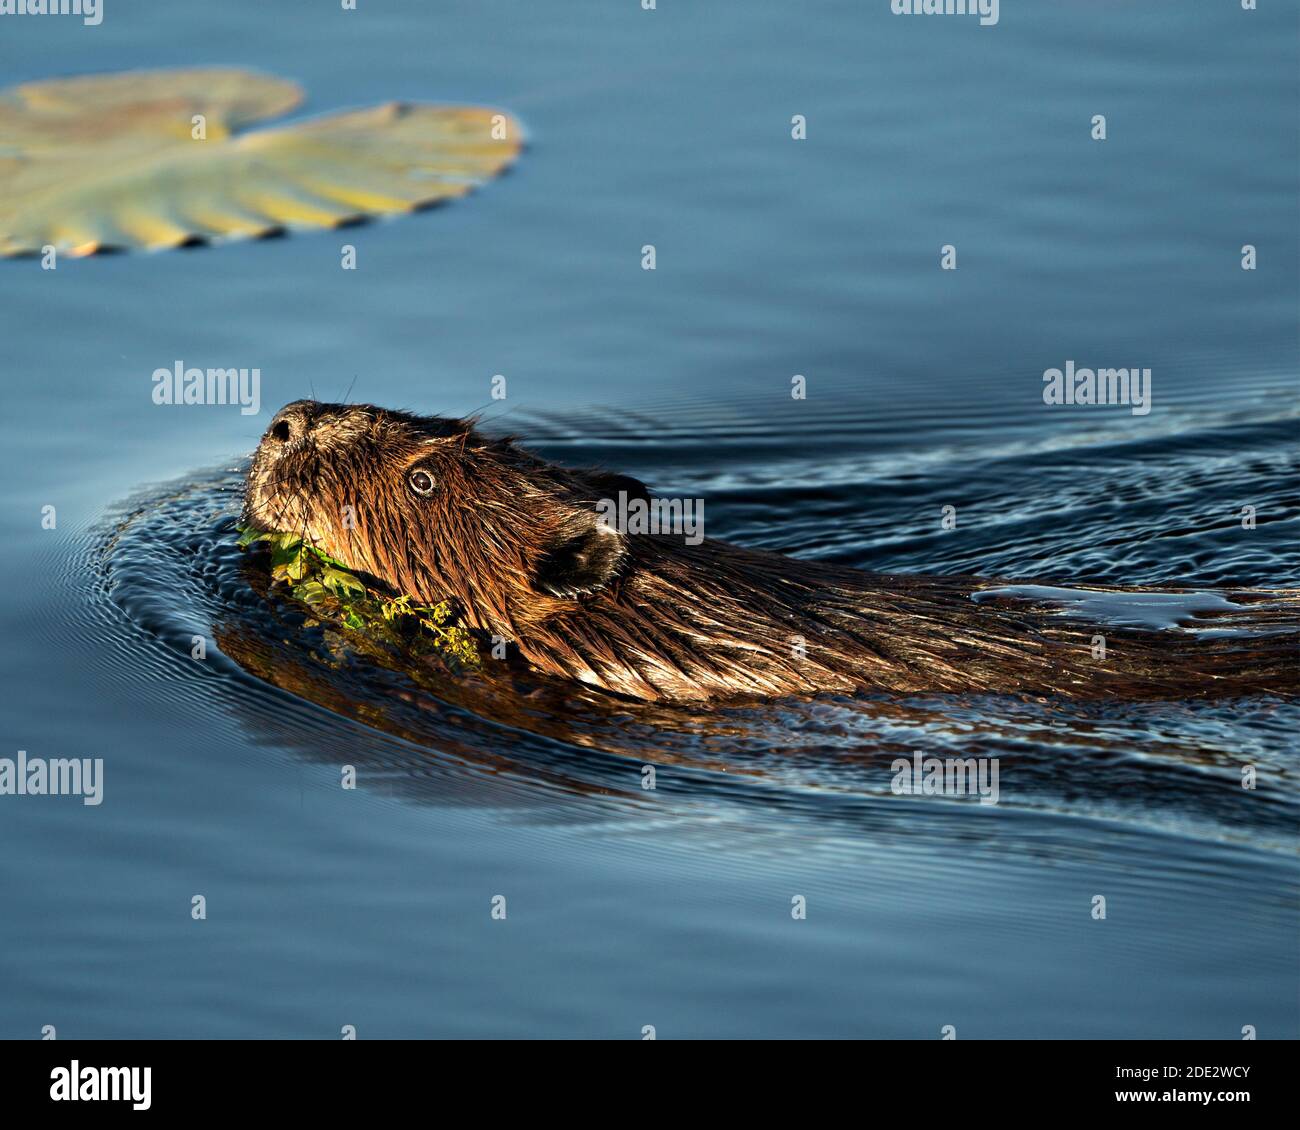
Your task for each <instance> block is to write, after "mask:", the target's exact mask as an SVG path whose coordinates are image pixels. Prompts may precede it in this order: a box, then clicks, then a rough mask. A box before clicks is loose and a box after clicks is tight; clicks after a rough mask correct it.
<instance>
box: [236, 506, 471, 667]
mask: <svg viewBox="0 0 1300 1130" xmlns="http://www.w3.org/2000/svg"><path fill="white" fill-rule="evenodd" d="M257 542H265V543H266V545H267V547H268V548H269V549H270V551H271V580H272V581H275V582H280V583H282V584H284V585H285V586H286V588H287V589H288V592H289V595H290V596H291V597H292V598H293V599H294V600H296V601H299V602H300V603H302V604H304V605H306V606H307V607H308V608H309V609H310V611H311V613H312V615H313V616H314V617H315V618H316V619H317V620H320V621H322V622H329V623H334V624H337V625H338V626H340V627H343V628H347V629H348V630H350V631H354V632H363V633H365V634H367V635H368V636H374V637H378V638H379V639H381V640H383V641H386V642H387V643H390V644H392V645H394V646H397V647H400V648H402V649H404V650H414V651H416V652H417V653H420V652H426V653H427V652H429V651H432V652H434V653H435V654H437V655H438V656H439V657H440V658H441V659H442V660H443V661H444V662H445V663H446V664H447V666H448V667H450V668H451V669H452V670H453V671H457V672H460V671H466V670H475V669H477V668H478V667H479V666H480V665H481V659H480V657H479V651H478V646H477V644H476V643H475V641H474V637H473V636H472V635H470V633H469V631H468V630H466V629H465V628H463V627H461V626H460V625H459V624H457V623H456V617H455V614H454V612H453V611H452V607H451V602H450V601H446V600H444V601H442V602H441V603H440V604H416V603H415V602H414V601H413V600H412V599H411V598H410V597H409V596H397V597H394V596H389V595H387V594H385V593H382V592H379V591H378V590H376V589H373V588H371V587H370V586H369V585H367V584H366V583H365V581H363V580H362V579H361V578H360V577H358V576H357V575H356V574H355V573H353V572H350V571H349V569H348V567H347V566H346V565H344V564H343V562H342V561H337V560H335V559H334V558H333V557H330V556H329V555H328V554H327V553H322V552H321V551H320V550H319V549H317V548H316V547H315V546H313V545H310V544H308V543H307V542H305V541H303V539H302V538H301V537H300V536H299V535H298V534H284V533H271V532H267V531H264V530H255V529H252V528H251V527H247V526H245V527H241V528H240V531H239V542H238V544H239V546H240V547H241V548H243V549H247V548H248V547H249V546H251V545H254V544H256V543H257Z"/></svg>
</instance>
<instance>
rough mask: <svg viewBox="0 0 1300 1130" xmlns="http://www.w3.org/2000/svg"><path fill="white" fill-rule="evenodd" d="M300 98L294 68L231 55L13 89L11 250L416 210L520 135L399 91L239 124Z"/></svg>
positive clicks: (0, 128)
mask: <svg viewBox="0 0 1300 1130" xmlns="http://www.w3.org/2000/svg"><path fill="white" fill-rule="evenodd" d="M302 97H303V95H302V90H301V89H300V88H299V87H298V86H297V85H296V84H295V83H292V82H288V81H286V80H284V79H279V78H274V77H272V76H268V75H261V74H256V73H254V72H252V71H244V70H238V69H234V68H223V67H204V68H195V69H190V70H163V71H131V72H124V73H121V74H107V75H88V76H85V77H83V78H71V79H53V80H50V81H45V82H29V83H23V84H21V85H19V86H14V87H10V88H9V89H7V90H3V91H0V256H13V255H24V254H37V253H40V252H41V251H42V249H43V248H44V247H46V246H47V245H52V246H54V247H55V248H57V249H58V250H59V251H60V252H61V253H66V254H70V255H91V254H94V253H95V252H97V251H106V250H128V249H156V248H165V247H179V246H182V245H186V244H192V243H202V242H208V241H212V240H218V239H224V238H238V237H258V236H265V235H271V234H276V233H278V232H281V231H284V230H285V229H286V228H298V227H338V226H339V225H341V224H346V223H352V222H356V221H357V220H360V219H364V218H366V217H369V216H376V215H381V214H384V213H393V212H411V211H414V210H416V209H418V208H422V207H427V206H428V205H431V204H434V203H436V202H438V201H440V200H446V199H449V198H452V197H457V196H463V195H464V194H465V193H467V192H469V191H470V189H472V188H473V187H475V186H476V185H478V184H481V183H482V182H483V181H485V180H487V179H489V178H491V177H492V176H495V175H496V174H497V173H499V172H500V171H501V170H502V169H504V168H505V167H506V166H507V165H509V164H510V163H511V162H512V161H513V160H514V159H515V157H516V156H518V154H519V150H520V148H521V146H522V142H523V130H522V128H521V127H520V125H519V124H518V122H516V121H515V120H514V119H513V118H511V117H510V115H508V114H506V113H505V112H504V111H501V110H494V109H490V108H488V107H481V106H433V105H425V104H423V103H399V102H392V103H387V104H385V105H382V106H374V107H371V108H369V109H364V110H351V111H346V112H343V113H336V114H327V115H325V116H323V117H318V118H311V119H306V120H303V121H296V122H290V123H288V124H286V125H283V126H278V127H275V128H271V129H260V130H256V131H254V132H249V133H239V132H237V131H238V130H239V129H240V128H241V127H243V126H246V125H248V124H250V123H253V122H260V121H265V120H266V119H268V118H273V117H277V116H279V115H281V114H284V113H286V112H288V111H289V110H292V109H293V108H294V107H295V106H297V105H299V104H300V103H301V101H302ZM196 115H201V116H202V119H203V120H202V130H201V131H196V127H195V121H194V119H195V116H196ZM196 132H201V133H202V134H203V136H202V137H201V138H200V137H196V136H195V135H196Z"/></svg>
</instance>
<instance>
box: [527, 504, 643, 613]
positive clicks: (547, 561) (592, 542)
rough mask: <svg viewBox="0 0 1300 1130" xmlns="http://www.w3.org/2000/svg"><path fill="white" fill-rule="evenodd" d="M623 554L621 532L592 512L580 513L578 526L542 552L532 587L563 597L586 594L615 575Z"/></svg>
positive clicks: (588, 594) (600, 586)
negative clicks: (582, 516) (579, 525)
mask: <svg viewBox="0 0 1300 1130" xmlns="http://www.w3.org/2000/svg"><path fill="white" fill-rule="evenodd" d="M624 489H626V488H624ZM626 556H627V544H626V539H625V538H624V535H623V534H621V533H619V532H618V530H616V529H614V527H613V526H610V525H609V524H607V523H606V522H603V521H602V520H601V519H600V518H598V517H597V516H596V515H595V514H592V515H590V516H589V518H588V517H587V516H584V520H583V526H582V528H581V529H579V530H578V531H577V532H576V533H566V534H563V535H561V536H560V537H559V538H557V539H556V541H555V542H554V543H553V544H552V545H551V547H550V548H549V549H548V550H547V551H546V553H545V554H543V556H542V559H541V561H540V562H539V564H538V566H537V570H536V572H535V573H534V574H533V588H535V589H537V591H538V592H545V593H549V594H550V595H551V596H558V597H561V598H563V599H565V600H575V599H577V598H578V597H580V596H590V595H591V594H592V593H594V592H599V591H600V590H601V589H603V588H605V587H606V586H607V585H608V584H609V583H610V582H611V581H612V580H613V579H614V578H615V577H617V576H618V571H619V568H620V567H621V566H622V564H623V559H624V558H625V557H626Z"/></svg>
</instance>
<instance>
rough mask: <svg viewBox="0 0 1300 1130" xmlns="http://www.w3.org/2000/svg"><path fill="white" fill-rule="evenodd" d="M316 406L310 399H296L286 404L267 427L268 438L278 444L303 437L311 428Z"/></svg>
mask: <svg viewBox="0 0 1300 1130" xmlns="http://www.w3.org/2000/svg"><path fill="white" fill-rule="evenodd" d="M315 407H316V405H315V404H314V403H313V402H312V401H310V400H295V401H294V402H293V403H292V404H286V405H285V406H284V407H283V408H281V409H280V411H279V412H277V413H276V414H275V418H274V419H273V420H272V421H271V426H270V427H269V428H267V429H266V438H267V439H268V440H270V441H271V443H272V444H274V445H277V446H278V445H282V444H287V443H292V442H294V441H295V440H300V439H302V437H303V436H305V435H306V434H307V433H308V432H309V431H310V430H311V422H312V417H313V416H314V415H315V412H314V411H313V409H314V408H315Z"/></svg>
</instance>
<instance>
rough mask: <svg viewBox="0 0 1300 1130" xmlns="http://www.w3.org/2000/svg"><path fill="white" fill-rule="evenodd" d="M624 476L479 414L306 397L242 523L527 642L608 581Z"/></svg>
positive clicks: (274, 442)
mask: <svg viewBox="0 0 1300 1130" xmlns="http://www.w3.org/2000/svg"><path fill="white" fill-rule="evenodd" d="M620 490H624V491H628V492H629V494H631V493H640V494H644V492H645V487H644V486H642V485H641V484H640V483H638V482H637V481H636V480H634V479H630V478H627V477H626V476H618V475H605V474H602V473H601V472H597V471H590V472H585V473H584V472H580V471H571V470H566V469H564V468H561V467H558V466H555V465H553V464H550V463H547V462H545V461H543V460H541V459H539V458H537V457H536V456H533V455H531V454H530V453H528V452H526V451H524V450H523V449H521V448H519V447H517V446H516V445H515V444H514V443H512V442H511V441H510V440H508V439H489V438H487V437H486V436H484V435H483V434H482V433H480V432H479V431H478V430H477V428H475V427H474V426H473V425H472V424H471V423H470V422H469V421H466V420H457V419H444V418H440V417H436V416H413V415H410V414H408V413H405V412H394V411H388V410H385V409H381V408H376V407H374V406H372V405H367V404H320V403H317V402H315V401H310V400H299V401H295V402H294V403H292V404H289V405H287V406H286V407H285V408H283V409H281V410H280V412H278V413H277V414H276V416H275V418H274V419H273V420H272V421H271V425H270V427H269V428H267V430H266V434H265V435H264V436H263V437H262V441H261V443H260V444H259V445H258V448H257V452H256V454H255V456H254V458H253V464H252V468H251V469H250V471H249V475H248V489H247V493H246V497H245V520H246V522H248V524H250V525H253V526H257V527H259V528H263V529H271V530H278V531H284V532H291V533H300V534H302V535H303V537H304V538H305V539H306V540H308V541H309V542H310V543H311V544H313V545H314V546H316V548H318V549H320V550H322V551H323V552H325V553H327V554H329V555H330V556H331V557H334V558H337V559H338V560H339V561H342V562H343V563H344V564H346V565H347V566H349V567H350V568H352V569H355V570H359V571H362V572H365V573H369V574H371V575H372V576H375V577H377V578H379V579H381V580H383V581H384V582H386V583H387V584H388V585H389V586H391V587H392V588H393V589H394V590H395V591H397V592H401V593H408V594H410V595H411V596H414V597H418V598H419V599H421V600H423V601H427V602H429V603H434V602H438V601H442V600H446V599H449V598H450V599H454V600H455V601H456V602H457V603H458V604H459V606H460V609H461V611H462V613H463V615H464V617H465V620H466V623H467V624H468V625H469V626H470V627H474V628H482V629H485V630H488V631H490V632H494V633H499V634H501V635H503V636H505V637H507V638H512V639H513V638H518V637H520V636H522V635H524V634H526V633H527V632H528V630H529V629H530V628H535V627H536V626H537V625H539V624H541V623H543V622H545V621H546V620H548V619H550V618H552V617H554V616H556V615H557V614H559V613H560V612H562V611H564V610H566V609H572V608H573V607H574V602H575V601H580V600H583V599H585V598H588V597H590V596H592V595H593V594H595V593H598V592H600V591H602V590H604V589H606V588H607V587H608V586H610V585H611V584H612V583H613V582H614V581H615V580H616V579H617V578H618V576H619V574H620V572H621V570H622V569H623V568H624V567H625V565H626V564H627V558H628V549H627V538H626V536H625V535H623V534H621V533H619V532H618V531H617V530H616V529H615V528H614V527H613V526H611V525H610V524H609V523H607V522H603V521H601V519H600V515H599V514H598V512H597V510H596V503H597V502H598V501H599V500H600V499H602V498H605V497H610V496H611V492H613V496H614V497H616V496H617V492H618V491H620Z"/></svg>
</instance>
